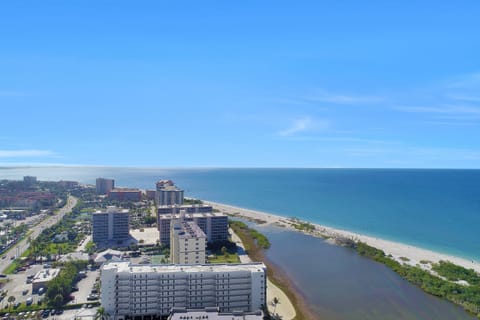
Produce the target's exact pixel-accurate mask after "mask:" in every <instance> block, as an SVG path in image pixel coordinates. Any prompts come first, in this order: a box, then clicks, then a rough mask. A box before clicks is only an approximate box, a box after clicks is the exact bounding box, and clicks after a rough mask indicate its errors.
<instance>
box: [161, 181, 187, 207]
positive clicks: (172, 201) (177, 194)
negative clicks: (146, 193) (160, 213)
mask: <svg viewBox="0 0 480 320" xmlns="http://www.w3.org/2000/svg"><path fill="white" fill-rule="evenodd" d="M155 201H156V203H157V205H159V206H164V205H176V204H180V205H181V204H183V190H182V189H180V188H177V187H176V186H175V185H174V183H173V181H172V180H160V181H158V182H157V191H156V193H155Z"/></svg>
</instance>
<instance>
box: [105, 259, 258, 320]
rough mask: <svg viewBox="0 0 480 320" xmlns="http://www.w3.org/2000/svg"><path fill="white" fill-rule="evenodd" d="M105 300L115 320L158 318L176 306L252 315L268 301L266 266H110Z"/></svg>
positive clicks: (106, 310) (111, 264)
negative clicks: (213, 308) (251, 313)
mask: <svg viewBox="0 0 480 320" xmlns="http://www.w3.org/2000/svg"><path fill="white" fill-rule="evenodd" d="M101 301H102V307H104V308H105V312H106V313H108V314H110V316H112V319H117V320H118V319H129V318H133V317H137V316H139V317H145V316H147V317H159V316H165V315H168V314H169V313H170V311H171V310H172V308H187V309H201V308H210V307H218V308H219V311H220V312H254V311H257V310H260V309H262V306H263V305H264V304H265V301H266V267H265V265H264V264H263V263H248V264H228V265H227V264H226V265H223V264H222V265H132V264H130V263H129V262H111V263H108V264H105V265H104V266H103V267H102V271H101Z"/></svg>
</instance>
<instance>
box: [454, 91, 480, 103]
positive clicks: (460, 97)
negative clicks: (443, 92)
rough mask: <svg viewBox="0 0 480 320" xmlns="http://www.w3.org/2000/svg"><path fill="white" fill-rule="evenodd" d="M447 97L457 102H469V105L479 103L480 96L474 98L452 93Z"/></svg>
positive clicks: (473, 96)
mask: <svg viewBox="0 0 480 320" xmlns="http://www.w3.org/2000/svg"><path fill="white" fill-rule="evenodd" d="M447 97H448V98H450V99H453V100H457V101H465V102H471V103H477V102H480V96H475V95H468V94H458V93H454V94H449V95H447Z"/></svg>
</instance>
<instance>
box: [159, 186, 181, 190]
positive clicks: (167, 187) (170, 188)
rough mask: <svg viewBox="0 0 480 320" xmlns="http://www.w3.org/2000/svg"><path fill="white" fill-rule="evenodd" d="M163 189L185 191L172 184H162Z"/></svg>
mask: <svg viewBox="0 0 480 320" xmlns="http://www.w3.org/2000/svg"><path fill="white" fill-rule="evenodd" d="M160 190H161V191H183V190H182V189H180V188H178V187H177V186H170V185H165V186H162V187H161V189H160Z"/></svg>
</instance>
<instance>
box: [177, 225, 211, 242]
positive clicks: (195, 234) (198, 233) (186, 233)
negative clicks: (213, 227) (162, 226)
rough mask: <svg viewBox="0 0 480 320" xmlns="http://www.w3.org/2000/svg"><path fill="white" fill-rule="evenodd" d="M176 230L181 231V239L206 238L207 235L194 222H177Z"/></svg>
mask: <svg viewBox="0 0 480 320" xmlns="http://www.w3.org/2000/svg"><path fill="white" fill-rule="evenodd" d="M174 228H178V229H180V230H181V231H180V233H179V234H178V235H179V237H180V238H187V239H191V238H206V237H207V236H206V235H205V233H204V232H203V231H202V229H200V227H199V226H198V225H197V224H196V223H195V222H193V221H182V222H177V223H176V224H175V226H174Z"/></svg>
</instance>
